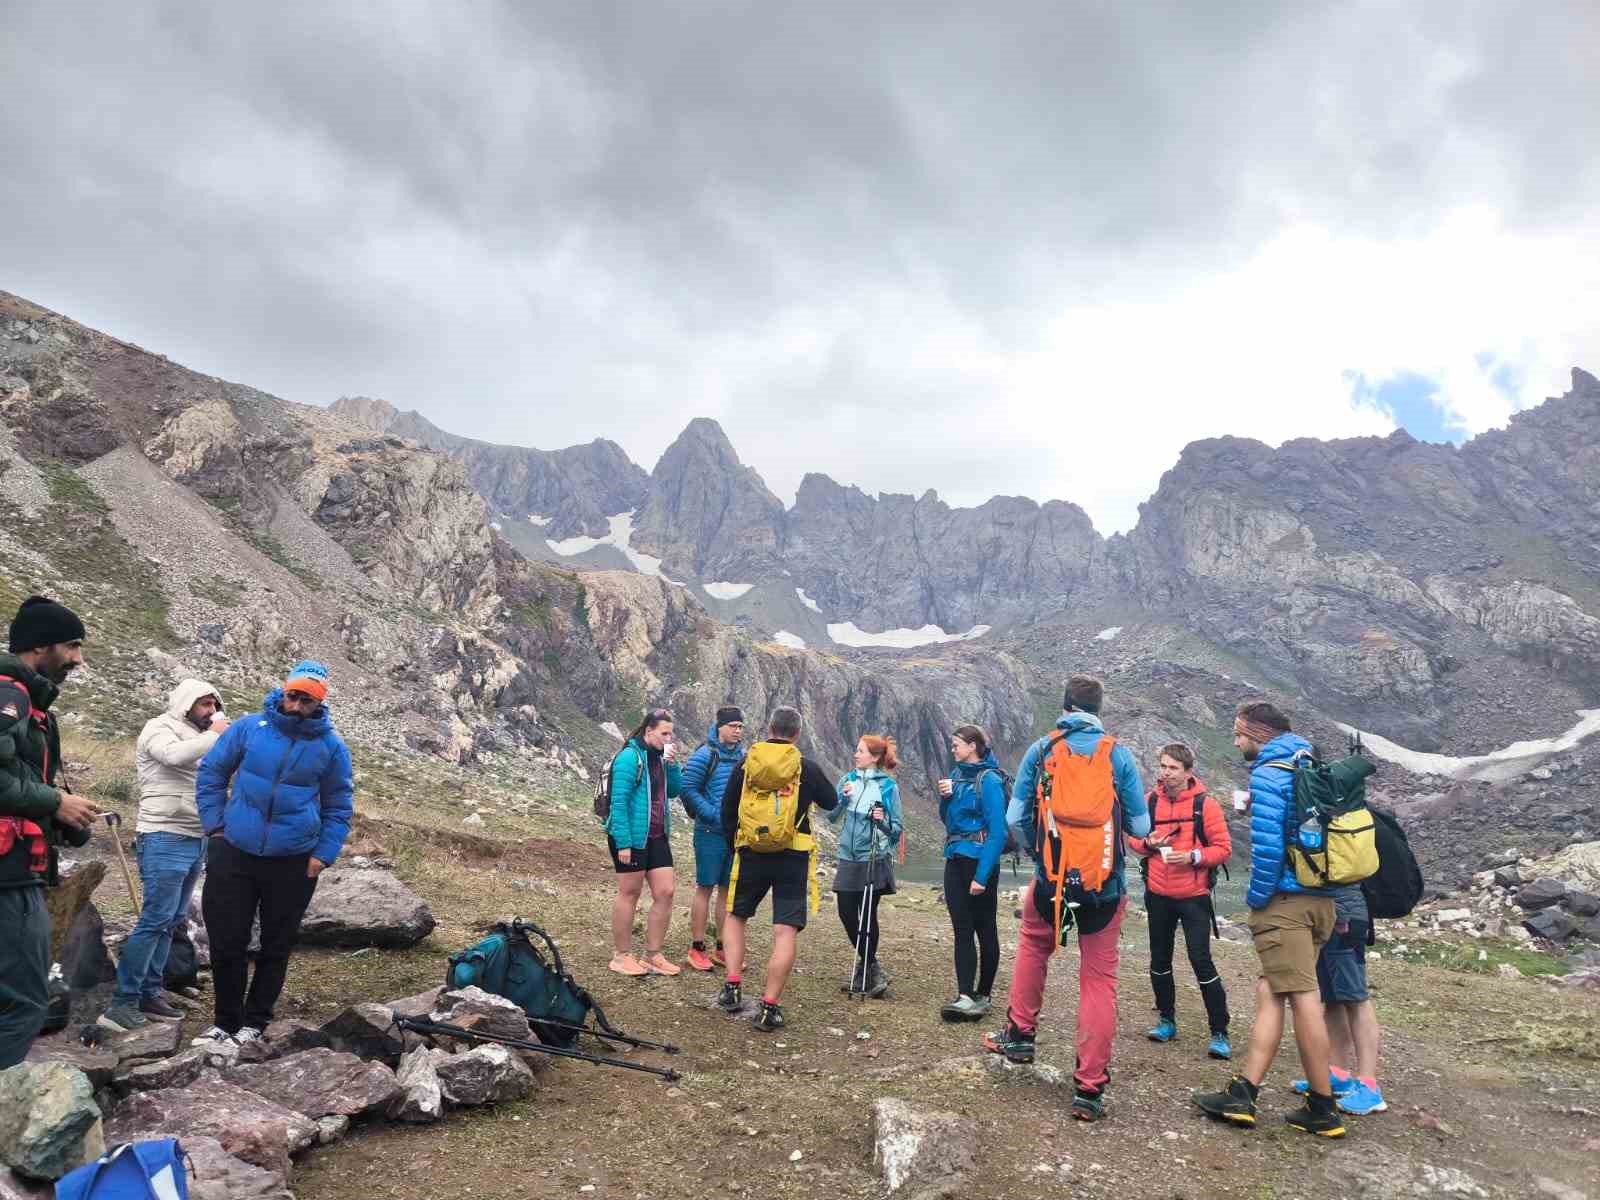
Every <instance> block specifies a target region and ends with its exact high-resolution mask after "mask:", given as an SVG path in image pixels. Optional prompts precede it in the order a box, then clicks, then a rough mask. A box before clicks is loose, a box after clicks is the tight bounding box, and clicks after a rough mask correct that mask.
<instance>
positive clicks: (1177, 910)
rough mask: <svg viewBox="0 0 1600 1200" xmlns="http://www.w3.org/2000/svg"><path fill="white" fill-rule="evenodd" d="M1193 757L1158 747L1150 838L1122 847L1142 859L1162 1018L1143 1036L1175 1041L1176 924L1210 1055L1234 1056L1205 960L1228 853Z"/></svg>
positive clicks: (1179, 747) (1185, 750) (1221, 1001)
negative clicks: (1215, 888) (1202, 1005)
mask: <svg viewBox="0 0 1600 1200" xmlns="http://www.w3.org/2000/svg"><path fill="white" fill-rule="evenodd" d="M1193 770H1194V752H1193V751H1192V750H1190V749H1189V747H1187V746H1185V745H1184V744H1183V743H1181V742H1173V743H1172V744H1171V745H1168V746H1163V747H1162V748H1161V758H1160V762H1159V764H1158V768H1157V773H1156V787H1155V790H1154V791H1152V792H1151V793H1150V795H1149V797H1148V803H1149V805H1150V836H1149V837H1146V838H1129V839H1128V846H1129V849H1131V850H1132V851H1133V852H1134V853H1135V854H1137V855H1139V857H1140V858H1141V859H1142V860H1143V866H1144V870H1145V889H1144V907H1145V911H1146V912H1147V913H1148V914H1149V916H1150V986H1151V987H1152V988H1153V989H1154V990H1155V994H1156V1011H1157V1012H1158V1013H1160V1015H1161V1020H1160V1021H1159V1022H1158V1023H1157V1025H1156V1027H1155V1028H1154V1029H1152V1030H1151V1031H1150V1035H1149V1036H1150V1040H1151V1041H1152V1042H1170V1041H1174V1040H1176V1039H1177V1036H1178V1020H1177V1015H1178V1012H1177V988H1176V986H1175V985H1174V983H1173V979H1172V947H1173V943H1174V941H1175V940H1176V937H1177V932H1178V926H1179V925H1182V926H1183V941H1184V946H1185V947H1186V948H1187V950H1188V951H1189V965H1190V966H1191V967H1193V968H1194V977H1195V979H1197V980H1198V981H1199V983H1200V995H1201V996H1202V997H1204V999H1205V1002H1206V1019H1207V1020H1208V1021H1209V1023H1210V1025H1211V1044H1210V1045H1209V1046H1208V1047H1207V1048H1206V1053H1207V1054H1209V1055H1210V1056H1211V1057H1212V1058H1221V1059H1227V1058H1232V1057H1233V1048H1232V1047H1231V1046H1230V1045H1229V1044H1228V994H1227V991H1226V990H1225V989H1224V988H1223V986H1222V977H1221V975H1219V974H1218V972H1217V967H1216V964H1215V963H1214V962H1212V960H1211V934H1212V931H1213V929H1214V928H1215V926H1214V924H1213V922H1214V920H1215V910H1214V909H1213V908H1212V904H1211V887H1212V881H1213V878H1214V874H1213V873H1214V872H1215V871H1216V870H1217V868H1219V867H1221V866H1222V864H1223V863H1225V862H1227V861H1228V858H1229V856H1231V855H1232V854H1233V842H1232V840H1231V839H1230V838H1229V837H1228V822H1227V819H1226V818H1225V817H1224V816H1223V814H1222V807H1221V805H1219V804H1218V803H1217V802H1216V801H1215V800H1213V799H1212V798H1211V797H1210V796H1208V795H1207V794H1206V789H1205V785H1204V784H1202V783H1201V782H1200V781H1199V780H1198V779H1196V778H1195V777H1194V775H1193V773H1192V772H1193Z"/></svg>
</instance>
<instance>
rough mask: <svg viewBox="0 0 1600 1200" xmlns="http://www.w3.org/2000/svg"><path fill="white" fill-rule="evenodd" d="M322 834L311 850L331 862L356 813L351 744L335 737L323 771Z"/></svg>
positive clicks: (327, 862)
mask: <svg viewBox="0 0 1600 1200" xmlns="http://www.w3.org/2000/svg"><path fill="white" fill-rule="evenodd" d="M321 791H322V805H321V807H322V835H321V836H320V837H319V838H318V839H317V848H316V849H315V850H313V851H312V852H311V853H312V855H313V857H315V858H316V859H317V861H318V862H320V863H322V864H324V865H332V863H333V860H334V859H336V858H338V857H339V851H340V850H342V849H344V842H345V839H346V838H347V837H349V836H350V818H351V816H352V815H353V814H354V813H355V795H356V785H355V777H354V774H353V772H352V771H351V767H350V747H349V746H346V745H345V744H344V742H343V740H342V739H339V738H335V739H334V747H333V754H332V756H331V758H330V760H329V762H328V769H327V770H326V771H324V772H323V773H322V789H321Z"/></svg>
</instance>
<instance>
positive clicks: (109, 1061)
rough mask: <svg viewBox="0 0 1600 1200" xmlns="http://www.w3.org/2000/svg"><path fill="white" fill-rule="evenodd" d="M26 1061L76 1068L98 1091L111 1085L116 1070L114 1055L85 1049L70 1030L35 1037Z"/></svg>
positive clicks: (102, 1049) (95, 1048) (98, 1047)
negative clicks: (54, 1063)
mask: <svg viewBox="0 0 1600 1200" xmlns="http://www.w3.org/2000/svg"><path fill="white" fill-rule="evenodd" d="M27 1061H28V1062H31V1063H46V1062H58V1063H65V1064H66V1065H67V1066H69V1067H76V1068H77V1069H78V1070H80V1071H82V1072H83V1073H84V1075H85V1076H87V1077H88V1080H89V1085H90V1086H91V1087H92V1088H94V1089H95V1091H99V1090H100V1089H101V1088H103V1087H105V1085H106V1084H108V1083H110V1082H111V1076H112V1074H113V1073H114V1072H115V1071H116V1069H117V1056H116V1055H115V1054H113V1053H112V1052H111V1051H110V1050H107V1049H106V1048H105V1047H103V1046H85V1045H84V1044H83V1043H82V1042H80V1041H79V1040H78V1037H77V1034H76V1032H74V1031H72V1030H70V1029H69V1030H68V1031H67V1032H65V1033H56V1034H51V1035H50V1036H49V1037H42V1038H35V1039H34V1041H33V1045H31V1046H29V1047H28V1058H27Z"/></svg>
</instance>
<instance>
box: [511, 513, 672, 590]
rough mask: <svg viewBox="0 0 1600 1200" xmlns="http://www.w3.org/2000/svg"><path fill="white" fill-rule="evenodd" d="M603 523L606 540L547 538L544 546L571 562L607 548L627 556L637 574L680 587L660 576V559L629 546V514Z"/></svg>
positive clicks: (631, 522)
mask: <svg viewBox="0 0 1600 1200" xmlns="http://www.w3.org/2000/svg"><path fill="white" fill-rule="evenodd" d="M532 519H533V518H531V517H530V518H529V520H532ZM606 521H607V522H608V523H609V524H610V526H611V528H610V530H608V531H607V533H606V535H605V537H597V538H594V537H586V536H583V535H581V534H580V535H579V536H578V537H570V538H562V539H561V540H560V541H559V542H552V541H551V540H550V539H549V538H546V539H545V543H544V544H545V545H546V546H549V547H550V549H552V550H554V551H555V552H556V553H557V554H559V555H561V556H562V557H563V558H571V557H572V556H573V555H574V554H582V553H584V552H585V551H587V550H593V549H594V548H595V547H596V546H610V547H612V548H613V549H616V550H620V551H622V553H623V554H624V555H626V556H627V559H628V561H629V562H630V563H632V564H633V569H634V570H636V571H638V572H639V574H641V575H653V576H655V577H656V578H657V579H666V581H667V582H668V583H670V584H671V585H672V586H673V587H682V586H683V584H681V583H679V582H678V581H677V580H676V579H667V577H666V576H665V575H663V574H662V573H661V560H660V559H659V558H656V557H655V556H653V555H650V554H644V553H641V552H640V551H638V550H635V549H634V548H633V547H632V546H630V545H629V544H628V543H629V542H630V541H631V540H632V539H633V514H632V513H631V512H626V513H617V514H615V515H614V516H610V517H607V518H606Z"/></svg>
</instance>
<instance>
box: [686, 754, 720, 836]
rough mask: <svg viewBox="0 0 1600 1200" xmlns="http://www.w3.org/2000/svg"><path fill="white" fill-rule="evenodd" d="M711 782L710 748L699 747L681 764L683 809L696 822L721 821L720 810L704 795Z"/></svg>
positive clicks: (713, 822)
mask: <svg viewBox="0 0 1600 1200" xmlns="http://www.w3.org/2000/svg"><path fill="white" fill-rule="evenodd" d="M710 782H711V747H710V746H709V745H706V746H701V747H700V748H699V749H698V750H696V751H695V752H694V753H693V754H691V755H689V761H688V762H686V763H684V764H683V808H684V811H685V812H687V813H688V814H689V816H690V817H692V818H694V819H695V820H696V821H705V822H707V823H709V824H713V825H714V824H716V823H718V822H719V821H720V820H721V817H722V809H721V807H720V806H719V805H716V804H713V803H712V801H711V797H710V796H709V795H707V793H706V785H707V784H708V783H710Z"/></svg>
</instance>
